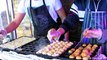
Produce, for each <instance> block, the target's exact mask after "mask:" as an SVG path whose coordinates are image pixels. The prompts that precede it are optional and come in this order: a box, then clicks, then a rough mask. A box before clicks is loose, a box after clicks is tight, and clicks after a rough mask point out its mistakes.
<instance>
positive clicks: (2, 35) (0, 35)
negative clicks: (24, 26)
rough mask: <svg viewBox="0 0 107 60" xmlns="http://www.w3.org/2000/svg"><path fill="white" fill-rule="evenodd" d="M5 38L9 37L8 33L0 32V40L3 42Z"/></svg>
mask: <svg viewBox="0 0 107 60" xmlns="http://www.w3.org/2000/svg"><path fill="white" fill-rule="evenodd" d="M5 36H7V31H6V30H0V40H3V39H4V37H5Z"/></svg>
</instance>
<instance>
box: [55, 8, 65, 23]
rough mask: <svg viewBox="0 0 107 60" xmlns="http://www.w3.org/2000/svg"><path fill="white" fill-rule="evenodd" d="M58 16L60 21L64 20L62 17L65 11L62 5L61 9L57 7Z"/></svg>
mask: <svg viewBox="0 0 107 60" xmlns="http://www.w3.org/2000/svg"><path fill="white" fill-rule="evenodd" d="M57 13H58V15H59V17H60V18H61V22H64V19H65V18H66V14H65V11H64V9H63V7H62V8H61V9H59V10H58V11H57Z"/></svg>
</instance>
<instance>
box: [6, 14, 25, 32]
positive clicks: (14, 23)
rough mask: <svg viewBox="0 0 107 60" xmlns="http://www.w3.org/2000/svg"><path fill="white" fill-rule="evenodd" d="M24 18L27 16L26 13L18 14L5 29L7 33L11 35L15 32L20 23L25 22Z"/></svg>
mask: <svg viewBox="0 0 107 60" xmlns="http://www.w3.org/2000/svg"><path fill="white" fill-rule="evenodd" d="M24 16H25V13H18V14H17V15H16V17H15V18H14V19H13V21H12V22H11V23H10V24H9V25H8V26H7V27H6V28H5V30H6V31H7V33H10V32H12V31H13V30H15V29H16V28H17V27H18V26H19V25H20V23H21V21H22V20H23V18H24Z"/></svg>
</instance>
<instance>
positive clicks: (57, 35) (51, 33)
mask: <svg viewBox="0 0 107 60" xmlns="http://www.w3.org/2000/svg"><path fill="white" fill-rule="evenodd" d="M47 38H48V39H49V41H50V42H54V41H56V40H59V38H60V33H59V32H58V31H56V30H55V29H54V28H52V29H50V30H49V31H48V34H47Z"/></svg>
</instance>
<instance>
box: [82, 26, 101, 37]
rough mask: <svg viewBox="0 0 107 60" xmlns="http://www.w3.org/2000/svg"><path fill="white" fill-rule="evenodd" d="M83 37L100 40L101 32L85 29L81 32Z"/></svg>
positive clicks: (99, 30)
mask: <svg viewBox="0 0 107 60" xmlns="http://www.w3.org/2000/svg"><path fill="white" fill-rule="evenodd" d="M83 35H84V36H85V37H87V38H98V39H100V38H101V37H102V30H101V29H100V28H99V29H92V30H89V29H85V30H84V32H83Z"/></svg>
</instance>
